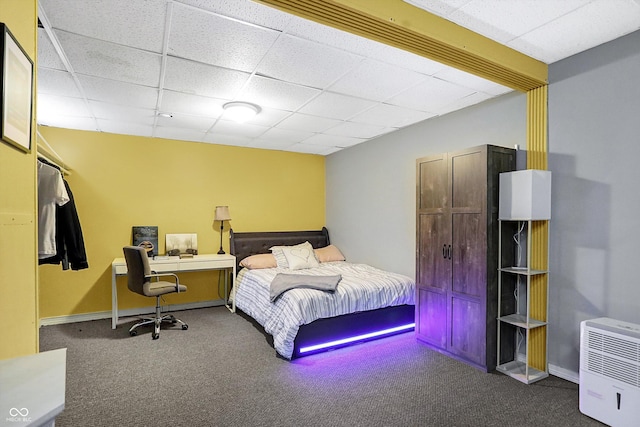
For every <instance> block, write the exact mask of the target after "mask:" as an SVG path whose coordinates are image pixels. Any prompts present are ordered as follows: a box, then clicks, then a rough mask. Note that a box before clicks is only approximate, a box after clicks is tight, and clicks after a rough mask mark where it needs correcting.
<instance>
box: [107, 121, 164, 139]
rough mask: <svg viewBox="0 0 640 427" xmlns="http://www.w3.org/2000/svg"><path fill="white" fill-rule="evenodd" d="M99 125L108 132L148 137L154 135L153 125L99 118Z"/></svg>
mask: <svg viewBox="0 0 640 427" xmlns="http://www.w3.org/2000/svg"><path fill="white" fill-rule="evenodd" d="M98 126H100V130H101V131H102V132H107V133H115V134H121V135H135V136H146V137H151V136H153V125H145V124H142V123H131V122H122V121H111V120H104V119H98Z"/></svg>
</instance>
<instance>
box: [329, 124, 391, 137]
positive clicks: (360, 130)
mask: <svg viewBox="0 0 640 427" xmlns="http://www.w3.org/2000/svg"><path fill="white" fill-rule="evenodd" d="M393 130H396V129H395V128H387V127H384V126H378V125H372V124H367V123H355V122H344V123H341V124H339V125H338V126H334V127H332V128H331V129H328V130H326V131H325V132H324V133H325V134H327V135H338V136H346V137H350V138H364V139H370V138H375V137H377V136H380V135H382V134H385V133H388V132H390V131H393Z"/></svg>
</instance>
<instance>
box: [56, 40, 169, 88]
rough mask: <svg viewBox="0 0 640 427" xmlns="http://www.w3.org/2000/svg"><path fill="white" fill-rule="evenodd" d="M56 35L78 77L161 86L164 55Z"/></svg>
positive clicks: (97, 41)
mask: <svg viewBox="0 0 640 427" xmlns="http://www.w3.org/2000/svg"><path fill="white" fill-rule="evenodd" d="M56 35H57V37H58V40H60V45H61V46H62V48H63V49H64V51H65V53H66V55H67V58H68V59H69V61H70V62H71V64H73V65H72V66H73V69H74V71H75V72H76V73H80V74H88V75H91V76H96V77H104V78H108V79H112V80H121V81H124V82H129V83H136V84H141V85H145V86H152V87H157V86H158V82H159V79H160V63H161V57H160V55H157V54H155V53H150V52H145V51H142V50H139V49H133V48H130V47H126V46H122V45H118V44H114V43H108V42H104V41H101V40H96V39H91V38H88V37H83V36H78V35H76V34H71V33H66V32H63V31H56Z"/></svg>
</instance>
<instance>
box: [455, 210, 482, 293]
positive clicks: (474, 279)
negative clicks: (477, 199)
mask: <svg viewBox="0 0 640 427" xmlns="http://www.w3.org/2000/svg"><path fill="white" fill-rule="evenodd" d="M483 219H484V217H483V216H482V215H479V214H455V213H454V214H453V216H452V224H453V225H452V227H451V228H452V247H453V250H452V262H453V265H452V279H453V283H452V290H453V292H457V293H461V294H465V295H468V296H473V297H480V296H482V295H484V292H485V289H486V262H485V258H486V245H485V238H484V230H485V227H484V224H483Z"/></svg>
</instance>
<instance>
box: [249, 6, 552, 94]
mask: <svg viewBox="0 0 640 427" xmlns="http://www.w3.org/2000/svg"><path fill="white" fill-rule="evenodd" d="M254 1H256V2H258V3H262V4H266V5H269V6H272V7H275V8H277V9H280V10H283V11H285V12H288V13H291V14H294V15H297V16H300V17H302V18H306V19H310V20H313V21H315V22H319V23H321V24H324V25H328V26H331V27H334V28H337V29H339V30H343V31H347V32H350V33H352V34H356V35H358V36H362V37H366V38H369V39H371V40H375V41H378V42H381V43H384V44H387V45H390V46H393V47H396V48H399V49H403V50H406V51H409V52H412V53H415V54H417V55H420V56H423V57H426V58H429V59H432V60H434V61H438V62H440V63H443V64H446V65H449V66H451V67H455V68H458V69H460V70H463V71H466V72H469V73H472V74H475V75H477V76H480V77H483V78H486V79H488V80H491V81H493V82H496V83H499V84H502V85H505V86H507V87H510V88H512V89H516V90H519V91H522V92H526V91H529V90H531V89H534V88H537V87H540V86H543V85H545V84H547V73H548V67H547V65H546V64H545V63H543V62H540V61H538V60H536V59H533V58H531V57H529V56H527V55H524V54H522V53H520V52H517V51H515V50H513V49H511V48H509V47H507V46H504V45H502V44H500V43H497V42H495V41H493V40H491V39H488V38H487V37H484V36H482V35H480V34H477V33H474V32H473V31H471V30H468V29H466V28H464V27H461V26H459V25H457V24H454V23H453V22H451V21H447V20H446V19H443V18H440V17H438V16H436V15H433V14H431V13H429V12H426V11H425V10H422V9H420V8H417V7H415V6H412V5H410V4H408V3H406V2H404V1H402V0H254Z"/></svg>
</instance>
